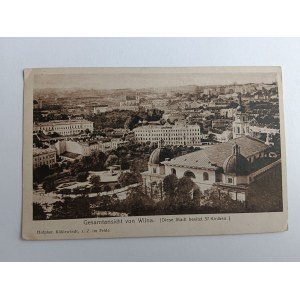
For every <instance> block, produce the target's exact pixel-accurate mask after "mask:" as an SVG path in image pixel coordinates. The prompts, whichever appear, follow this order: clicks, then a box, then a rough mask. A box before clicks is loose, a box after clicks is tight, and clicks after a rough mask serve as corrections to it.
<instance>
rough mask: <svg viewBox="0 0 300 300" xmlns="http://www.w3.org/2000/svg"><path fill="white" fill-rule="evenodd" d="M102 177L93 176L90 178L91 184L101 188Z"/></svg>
mask: <svg viewBox="0 0 300 300" xmlns="http://www.w3.org/2000/svg"><path fill="white" fill-rule="evenodd" d="M100 182H101V180H100V176H98V175H92V176H91V177H90V183H91V184H92V185H93V186H100Z"/></svg>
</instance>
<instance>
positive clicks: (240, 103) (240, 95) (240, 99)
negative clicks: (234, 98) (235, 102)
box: [239, 93, 242, 106]
mask: <svg viewBox="0 0 300 300" xmlns="http://www.w3.org/2000/svg"><path fill="white" fill-rule="evenodd" d="M239 106H242V93H239Z"/></svg>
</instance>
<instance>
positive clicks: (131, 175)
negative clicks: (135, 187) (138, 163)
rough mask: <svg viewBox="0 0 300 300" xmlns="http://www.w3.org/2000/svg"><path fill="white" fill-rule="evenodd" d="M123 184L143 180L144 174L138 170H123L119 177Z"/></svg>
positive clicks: (126, 184)
mask: <svg viewBox="0 0 300 300" xmlns="http://www.w3.org/2000/svg"><path fill="white" fill-rule="evenodd" d="M118 181H119V183H120V184H121V186H128V185H131V184H135V183H139V182H141V181H142V176H141V174H140V173H137V172H122V173H121V174H120V176H119V178H118Z"/></svg>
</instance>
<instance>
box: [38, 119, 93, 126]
mask: <svg viewBox="0 0 300 300" xmlns="http://www.w3.org/2000/svg"><path fill="white" fill-rule="evenodd" d="M70 123H76V124H87V123H90V124H93V122H91V121H88V120H84V119H79V120H77V119H72V120H54V121H51V122H39V123H37V124H34V125H44V126H52V125H68V124H70Z"/></svg>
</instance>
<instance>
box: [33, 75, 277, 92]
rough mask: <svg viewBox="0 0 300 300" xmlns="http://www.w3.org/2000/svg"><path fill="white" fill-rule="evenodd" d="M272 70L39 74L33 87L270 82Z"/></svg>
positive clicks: (121, 87) (91, 87)
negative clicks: (245, 71) (258, 71)
mask: <svg viewBox="0 0 300 300" xmlns="http://www.w3.org/2000/svg"><path fill="white" fill-rule="evenodd" d="M274 81H276V74H275V73H239V74H236V73H223V74H221V73H207V74H203V73H176V74H174V73H164V74H162V73H149V72H147V73H143V72H140V73H135V74H128V73H116V72H114V73H111V72H110V73H107V74H74V73H73V74H38V75H35V77H34V85H35V88H38V89H43V88H85V89H126V88H131V89H141V88H161V87H176V86H184V85H199V86H201V85H217V84H219V85H227V84H228V85H229V84H233V83H237V84H243V83H250V82H253V83H262V82H263V83H271V82H274Z"/></svg>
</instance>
